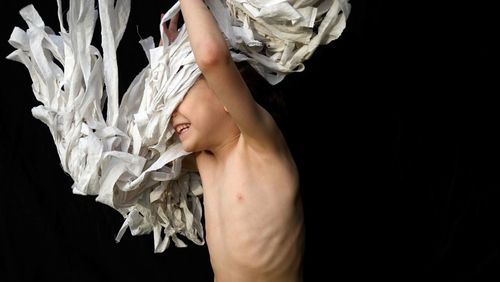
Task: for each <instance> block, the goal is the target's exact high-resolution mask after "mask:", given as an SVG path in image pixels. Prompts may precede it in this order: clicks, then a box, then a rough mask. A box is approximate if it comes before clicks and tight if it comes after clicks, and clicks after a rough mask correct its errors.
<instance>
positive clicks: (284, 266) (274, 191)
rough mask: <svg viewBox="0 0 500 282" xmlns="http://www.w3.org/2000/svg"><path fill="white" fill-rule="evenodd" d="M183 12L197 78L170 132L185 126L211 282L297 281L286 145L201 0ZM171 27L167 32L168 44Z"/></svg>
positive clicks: (297, 215)
mask: <svg viewBox="0 0 500 282" xmlns="http://www.w3.org/2000/svg"><path fill="white" fill-rule="evenodd" d="M181 11H182V14H183V17H184V20H185V23H186V26H187V30H188V34H189V40H190V43H191V46H192V48H193V51H194V54H195V58H196V62H197V64H198V66H199V67H200V69H201V71H202V73H203V75H202V77H201V78H200V79H199V80H198V81H197V82H196V83H195V84H194V85H193V87H192V88H191V89H190V90H189V92H188V93H187V95H186V96H185V97H184V100H183V101H182V102H181V103H180V104H179V106H178V107H177V109H176V110H175V112H174V114H173V116H172V126H173V127H174V128H175V129H176V131H177V132H179V131H180V129H182V128H183V127H187V126H189V127H188V128H187V129H186V130H185V131H182V133H180V135H179V138H180V140H181V142H182V145H183V147H184V150H186V151H189V152H194V153H195V154H194V155H195V157H196V166H197V169H198V171H199V173H200V175H201V179H202V183H203V187H204V198H203V201H204V208H205V226H206V236H207V238H206V239H207V244H208V249H209V253H210V261H211V264H212V268H213V271H214V275H215V280H216V281H217V282H225V281H252V282H257V281H273V282H279V281H301V263H302V253H303V242H304V240H303V239H304V238H303V237H304V227H303V214H302V204H301V201H300V198H299V190H298V189H299V177H298V172H297V168H296V165H295V163H294V160H293V158H292V156H291V154H290V151H289V149H288V146H287V144H286V141H285V139H284V138H283V135H282V134H281V132H280V130H279V128H278V126H277V125H276V123H275V121H274V120H273V118H272V117H271V115H270V114H269V113H268V112H267V111H266V110H264V109H263V108H262V107H260V106H259V105H258V104H257V103H256V102H255V101H254V99H253V98H252V95H251V93H250V91H249V90H248V87H247V86H246V84H245V82H244V81H243V79H242V78H241V75H240V74H239V72H238V70H237V68H236V66H235V64H234V62H233V61H232V60H231V57H230V54H229V51H228V48H227V46H226V43H225V41H224V38H223V36H222V34H221V32H220V30H219V29H218V27H217V25H216V23H215V21H214V19H213V17H212V15H211V13H210V12H209V10H208V9H207V7H206V6H205V4H204V2H203V1H202V0H181ZM176 22H177V19H176V20H175V21H174V20H172V21H171V22H170V26H169V27H168V28H166V29H165V30H166V32H167V35H168V36H169V39H171V36H173V37H172V38H175V36H176V30H177V28H176V25H177V23H176ZM183 125H184V126H183Z"/></svg>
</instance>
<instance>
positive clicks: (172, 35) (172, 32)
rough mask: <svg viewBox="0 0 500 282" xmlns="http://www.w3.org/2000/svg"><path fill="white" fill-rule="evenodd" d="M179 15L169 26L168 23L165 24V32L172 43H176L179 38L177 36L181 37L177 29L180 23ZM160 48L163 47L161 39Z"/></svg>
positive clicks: (175, 16)
mask: <svg viewBox="0 0 500 282" xmlns="http://www.w3.org/2000/svg"><path fill="white" fill-rule="evenodd" d="M179 14H180V12H179V13H177V14H175V15H174V16H173V17H172V18H171V19H170V22H169V24H168V25H167V23H166V22H164V23H163V30H164V31H165V34H166V35H167V38H168V40H169V41H170V42H172V41H174V40H175V39H176V38H177V35H179V29H178V27H177V22H178V21H179ZM163 15H164V14H161V16H160V19H161V18H163ZM160 46H163V40H161V39H160Z"/></svg>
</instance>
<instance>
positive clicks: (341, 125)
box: [0, 0, 500, 281]
mask: <svg viewBox="0 0 500 282" xmlns="http://www.w3.org/2000/svg"><path fill="white" fill-rule="evenodd" d="M31 2H33V3H34V4H35V7H36V8H37V10H38V11H39V13H40V14H41V16H42V18H43V19H44V21H45V23H46V25H48V26H50V27H52V28H54V29H57V28H58V22H57V5H56V1H13V0H9V1H4V2H2V11H1V15H2V16H1V21H2V24H1V27H2V36H1V38H3V40H0V41H2V43H0V46H1V50H2V52H1V56H2V57H5V56H7V55H8V54H9V53H10V52H11V51H13V50H14V49H13V48H12V47H10V45H8V43H7V40H8V37H9V35H10V32H11V31H12V29H13V28H14V26H19V27H21V28H23V29H26V25H25V23H24V22H23V21H22V19H21V17H20V16H19V15H18V11H19V10H20V9H21V8H22V7H24V6H25V5H27V4H29V3H31ZM394 2H395V3H391V2H389V1H361V0H353V1H351V3H352V13H351V16H350V18H349V20H348V24H347V28H346V30H345V31H344V33H343V35H342V37H341V38H340V39H339V40H337V41H334V42H333V43H332V44H330V45H328V46H322V47H320V48H319V49H317V51H316V53H315V54H314V56H313V57H312V58H311V59H310V60H309V61H307V62H306V69H305V71H304V72H302V73H296V74H292V75H290V76H289V77H287V78H286V79H285V81H284V82H283V83H282V84H281V85H280V86H279V87H282V89H283V90H284V91H285V93H286V101H287V109H288V118H287V120H286V121H285V122H283V123H282V124H281V126H282V128H283V131H284V134H285V136H286V138H287V140H288V142H289V145H290V148H291V151H292V153H293V155H294V157H295V159H296V162H297V164H298V167H299V170H300V174H301V182H302V184H301V186H302V187H301V193H302V197H303V202H304V211H305V220H306V253H305V263H304V266H305V270H304V276H305V281H358V280H359V279H367V278H368V279H383V280H391V281H392V280H394V281H410V280H418V281H434V280H436V281H498V278H499V276H500V275H499V270H500V268H499V261H500V260H499V248H500V247H499V238H500V234H499V232H498V228H497V226H498V225H499V224H500V220H499V217H498V214H499V213H498V210H499V201H500V197H499V192H498V189H499V185H498V184H499V183H498V177H497V176H498V169H497V168H498V165H497V161H498V154H497V153H498V149H497V148H498V144H499V143H498V140H497V139H496V138H495V137H496V135H497V130H498V121H499V118H498V103H494V101H495V96H497V95H498V93H499V91H498V77H499V76H498V65H499V64H498V51H499V50H500V49H499V48H498V46H497V45H495V44H494V43H493V42H494V38H495V36H497V35H498V31H496V30H495V28H494V27H495V26H498V17H497V18H495V17H494V9H492V7H488V6H485V5H484V4H481V5H479V4H477V3H476V5H477V6H471V4H470V2H469V3H460V2H459V1H453V3H449V4H448V3H445V2H442V1H434V2H439V4H437V3H432V2H431V1H427V2H424V1H394ZM402 2H406V3H404V4H403V3H402ZM169 3H171V1H141V2H139V1H132V11H131V15H130V19H129V23H128V26H127V30H126V32H125V36H124V38H123V40H122V42H121V43H120V47H119V49H118V61H119V70H120V87H121V93H123V92H124V91H125V89H126V86H127V85H128V84H129V83H130V82H131V81H132V79H133V77H134V76H135V74H137V73H138V72H139V71H140V70H141V69H142V68H143V67H144V66H146V63H147V62H146V59H145V56H144V55H143V51H142V49H141V47H140V45H139V44H138V43H137V41H138V40H139V39H140V36H141V37H147V36H149V35H152V36H154V37H155V38H156V39H158V34H157V33H158V31H157V26H158V20H159V14H160V12H165V11H166V10H167V9H168V7H170V5H171V4H169ZM430 5H434V6H430ZM97 34H98V33H96V35H95V36H96V37H98V36H97ZM1 66H2V75H1V76H0V77H1V79H2V82H1V87H2V89H1V92H0V97H1V100H0V101H1V105H0V111H1V116H0V117H1V119H0V132H1V138H0V139H1V141H2V144H1V146H0V155H1V162H0V176H1V178H0V179H1V181H2V182H1V183H2V184H0V187H1V193H0V199H1V202H0V220H1V221H0V234H1V235H0V236H1V237H0V238H1V240H0V280H1V281H42V280H46V279H47V280H50V281H134V280H141V281H142V280H144V281H145V280H150V279H155V280H154V281H160V280H158V279H161V281H212V280H213V276H212V272H211V268H210V263H209V257H208V252H207V248H206V246H203V247H198V246H193V245H190V246H189V247H188V248H184V249H178V248H175V247H170V248H169V249H168V250H167V251H166V252H165V253H162V254H154V253H153V237H152V235H145V236H139V237H134V236H131V235H130V233H129V231H127V233H126V235H125V236H124V237H123V239H122V241H121V242H120V243H119V244H115V243H114V237H115V235H116V232H117V231H118V229H119V227H120V226H121V224H122V222H123V219H122V217H121V215H119V214H118V213H117V212H116V211H114V210H113V209H111V208H109V207H107V206H105V205H103V204H100V203H97V202H95V200H94V197H92V196H78V195H73V194H72V193H71V189H70V187H71V184H72V180H71V178H70V177H69V176H68V175H66V174H65V173H64V172H63V170H62V168H61V166H60V161H59V158H58V156H57V153H56V150H55V146H54V143H53V140H52V137H51V135H50V132H49V130H48V128H47V127H46V126H45V125H44V124H43V123H41V122H40V121H39V120H37V119H35V118H33V116H32V115H31V108H33V107H35V106H37V105H39V102H38V101H36V99H35V98H34V95H33V94H32V91H31V86H30V85H31V80H30V78H29V75H28V72H27V70H26V69H25V68H24V66H22V65H21V64H19V63H16V62H11V61H7V60H1ZM495 79H496V81H495ZM320 277H321V278H320Z"/></svg>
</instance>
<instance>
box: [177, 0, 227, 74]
mask: <svg viewBox="0 0 500 282" xmlns="http://www.w3.org/2000/svg"><path fill="white" fill-rule="evenodd" d="M180 5H181V10H182V15H183V17H184V22H185V24H186V28H187V31H188V34H189V41H190V43H191V47H192V48H193V52H194V55H195V58H196V61H197V63H198V64H200V63H201V64H203V63H204V62H207V61H210V60H213V59H217V57H224V56H228V54H229V51H228V48H227V45H226V42H225V39H224V36H223V34H222V32H221V31H220V29H219V26H218V25H217V22H216V20H215V18H214V17H213V15H212V13H211V12H210V10H209V9H208V7H207V6H206V4H205V2H204V1H203V0H180ZM214 57H215V58H214ZM207 63H208V62H207ZM200 67H202V66H200Z"/></svg>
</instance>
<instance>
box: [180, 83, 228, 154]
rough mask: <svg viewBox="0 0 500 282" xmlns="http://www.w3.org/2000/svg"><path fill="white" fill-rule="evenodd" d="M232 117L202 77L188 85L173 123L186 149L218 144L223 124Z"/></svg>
mask: <svg viewBox="0 0 500 282" xmlns="http://www.w3.org/2000/svg"><path fill="white" fill-rule="evenodd" d="M228 118H229V119H231V118H230V116H229V115H228V113H227V112H226V111H225V110H224V106H223V105H222V103H221V102H220V101H219V99H218V98H217V96H215V93H213V91H212V90H211V89H210V88H209V87H208V84H207V82H206V80H205V79H204V78H203V77H201V78H200V79H198V81H196V82H195V84H194V85H193V86H192V87H191V89H189V91H188V92H187V94H186V95H185V96H184V99H183V100H182V102H181V103H180V104H179V106H177V108H176V109H175V111H174V113H173V114H172V119H171V123H172V126H173V128H174V129H175V132H176V133H177V134H178V136H179V138H180V140H181V142H182V147H183V149H184V150H185V151H187V152H198V151H203V150H209V149H210V148H211V147H214V146H217V142H218V141H219V140H221V139H220V137H223V136H221V130H220V129H221V128H224V124H226V123H227V119H228Z"/></svg>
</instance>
